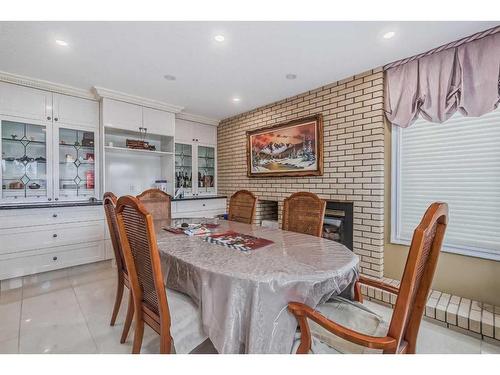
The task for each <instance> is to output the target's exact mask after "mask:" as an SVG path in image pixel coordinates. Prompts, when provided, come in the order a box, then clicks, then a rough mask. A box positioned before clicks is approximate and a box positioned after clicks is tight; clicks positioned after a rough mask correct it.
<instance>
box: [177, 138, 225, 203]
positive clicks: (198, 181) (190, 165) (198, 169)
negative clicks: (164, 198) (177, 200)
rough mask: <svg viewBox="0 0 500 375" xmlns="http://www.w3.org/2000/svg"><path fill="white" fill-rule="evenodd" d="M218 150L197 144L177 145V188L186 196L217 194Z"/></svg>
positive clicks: (211, 146) (210, 146)
mask: <svg viewBox="0 0 500 375" xmlns="http://www.w3.org/2000/svg"><path fill="white" fill-rule="evenodd" d="M216 178H217V148H216V147H215V146H213V145H201V144H197V143H196V142H191V143H177V142H176V143H175V188H176V190H177V189H179V188H181V187H182V188H183V191H184V195H186V196H198V195H214V194H216V193H217V181H216Z"/></svg>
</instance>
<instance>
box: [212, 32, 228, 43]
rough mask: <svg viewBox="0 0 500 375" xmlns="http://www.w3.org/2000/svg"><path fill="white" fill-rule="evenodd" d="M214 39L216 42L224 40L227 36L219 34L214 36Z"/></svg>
mask: <svg viewBox="0 0 500 375" xmlns="http://www.w3.org/2000/svg"><path fill="white" fill-rule="evenodd" d="M214 39H215V41H216V42H223V41H224V40H225V39H226V38H225V37H224V35H221V34H219V35H216V36H214Z"/></svg>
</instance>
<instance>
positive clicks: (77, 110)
mask: <svg viewBox="0 0 500 375" xmlns="http://www.w3.org/2000/svg"><path fill="white" fill-rule="evenodd" d="M53 116H54V122H57V123H59V124H63V125H69V126H78V127H84V128H92V129H95V128H97V127H98V126H99V103H98V102H96V101H93V100H88V99H81V98H76V97H74V96H68V95H61V94H54V100H53Z"/></svg>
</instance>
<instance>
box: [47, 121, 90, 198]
mask: <svg viewBox="0 0 500 375" xmlns="http://www.w3.org/2000/svg"><path fill="white" fill-rule="evenodd" d="M56 131H57V137H56V140H57V142H56V147H55V148H56V152H55V155H56V158H55V163H56V167H55V173H54V177H55V197H56V198H55V199H56V200H71V201H74V200H87V199H89V198H93V197H97V192H96V181H95V178H96V168H95V166H96V162H95V160H96V142H95V141H96V135H95V133H94V132H93V131H89V130H77V129H69V128H63V127H59V128H58V129H57V130H56Z"/></svg>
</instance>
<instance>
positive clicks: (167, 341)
mask: <svg viewBox="0 0 500 375" xmlns="http://www.w3.org/2000/svg"><path fill="white" fill-rule="evenodd" d="M171 353H172V338H171V337H170V334H169V333H167V334H166V335H160V354H171Z"/></svg>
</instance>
